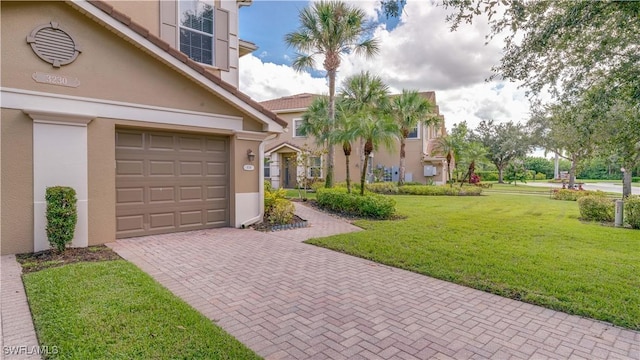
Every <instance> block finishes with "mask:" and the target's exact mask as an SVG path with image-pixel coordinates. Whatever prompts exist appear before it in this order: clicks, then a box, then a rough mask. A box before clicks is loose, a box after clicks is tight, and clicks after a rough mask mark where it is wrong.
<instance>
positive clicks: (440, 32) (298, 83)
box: [239, 0, 529, 129]
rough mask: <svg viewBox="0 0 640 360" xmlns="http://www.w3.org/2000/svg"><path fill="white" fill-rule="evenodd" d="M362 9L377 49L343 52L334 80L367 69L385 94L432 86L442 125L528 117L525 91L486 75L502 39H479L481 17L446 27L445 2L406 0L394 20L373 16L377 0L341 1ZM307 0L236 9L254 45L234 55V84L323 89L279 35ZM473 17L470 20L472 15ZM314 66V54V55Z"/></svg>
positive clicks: (275, 91) (275, 92) (260, 95)
mask: <svg viewBox="0 0 640 360" xmlns="http://www.w3.org/2000/svg"><path fill="white" fill-rule="evenodd" d="M346 1H347V2H350V3H351V4H353V5H355V6H358V7H360V8H362V9H363V10H364V12H365V13H366V14H367V16H368V17H369V20H370V21H372V22H374V23H376V24H377V27H376V28H375V31H374V36H375V38H376V39H378V40H379V42H380V49H381V51H380V54H379V55H378V56H377V57H376V58H374V59H363V58H359V57H357V56H355V55H353V54H352V55H346V56H344V57H343V58H342V63H341V66H340V68H339V72H338V79H337V80H338V86H339V84H340V82H341V81H342V80H343V79H344V78H345V77H347V76H350V75H353V74H357V73H359V72H360V71H370V72H372V73H374V74H376V75H379V76H380V77H382V79H383V80H384V81H385V82H386V83H387V84H388V85H389V86H390V88H391V91H392V92H393V93H399V92H401V91H402V89H414V90H419V91H429V90H433V91H436V99H437V104H438V106H439V108H440V113H441V114H443V115H444V116H445V122H446V126H447V128H449V129H450V128H451V127H452V126H453V124H455V123H459V122H461V121H467V123H468V124H469V126H470V127H472V128H475V127H476V126H477V124H478V123H479V122H480V121H482V120H485V119H486V120H489V119H493V120H495V121H497V122H505V121H509V120H513V121H516V122H524V121H526V120H527V119H528V116H529V104H528V101H527V100H526V97H525V91H524V90H523V89H519V88H518V84H514V83H510V82H500V81H491V82H486V81H485V79H487V78H488V77H489V76H490V75H491V66H492V65H495V64H497V63H498V62H499V61H500V56H501V51H502V44H501V43H500V42H499V41H493V42H491V43H489V44H488V45H485V35H486V34H487V33H488V31H489V26H488V25H487V24H486V22H483V21H475V22H474V24H473V25H465V26H461V27H460V29H459V30H458V31H456V32H451V31H449V24H447V23H446V21H445V17H446V15H447V11H446V9H443V8H442V7H439V6H436V5H434V3H433V2H432V1H426V0H408V1H407V4H406V7H405V9H404V11H403V13H402V16H401V17H400V18H399V19H393V20H391V21H390V20H387V19H386V18H382V17H380V16H379V0H346ZM308 4H309V2H308V1H273V0H254V1H253V4H252V5H251V6H249V7H242V8H241V9H240V20H239V21H240V23H239V34H240V38H242V39H243V40H248V41H251V42H254V43H255V44H256V45H257V46H258V47H259V48H258V50H256V51H255V52H254V53H252V54H249V55H246V56H243V57H242V58H241V59H240V90H242V91H243V92H245V93H246V94H248V95H249V96H251V97H253V98H254V99H256V100H257V101H263V100H268V99H274V98H279V97H282V96H288V95H293V94H297V93H302V92H310V93H318V94H323V93H324V94H326V93H327V92H328V88H327V83H326V79H325V77H324V73H323V71H322V69H320V68H318V69H315V70H312V71H307V72H303V73H299V72H296V71H294V70H293V69H292V68H291V67H290V64H291V62H290V61H291V59H292V58H293V57H294V55H295V53H294V51H293V50H292V49H288V48H287V46H286V45H285V43H284V36H285V34H287V33H289V32H292V31H295V30H296V29H297V27H298V13H299V11H300V9H302V8H304V7H305V6H307V5H308ZM477 20H478V19H477ZM318 60H319V61H318V65H319V66H321V64H322V60H321V59H318Z"/></svg>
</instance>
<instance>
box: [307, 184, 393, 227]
mask: <svg viewBox="0 0 640 360" xmlns="http://www.w3.org/2000/svg"><path fill="white" fill-rule="evenodd" d="M316 201H317V202H318V205H319V206H320V207H322V208H324V209H327V210H331V211H335V212H339V213H343V214H346V215H353V216H363V217H368V218H374V219H388V218H390V217H391V216H393V214H395V211H396V202H395V200H393V199H391V198H390V197H387V196H384V195H379V194H372V193H366V194H365V195H360V194H355V193H350V194H349V193H347V190H346V189H344V188H334V189H319V190H318V194H317V196H316Z"/></svg>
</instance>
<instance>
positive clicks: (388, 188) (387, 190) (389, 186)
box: [365, 182, 398, 194]
mask: <svg viewBox="0 0 640 360" xmlns="http://www.w3.org/2000/svg"><path fill="white" fill-rule="evenodd" d="M365 186H366V187H365V189H367V190H369V191H371V192H374V193H378V194H397V193H398V185H397V184H396V183H394V182H379V183H373V184H367V185H365Z"/></svg>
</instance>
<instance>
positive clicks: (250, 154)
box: [247, 149, 256, 162]
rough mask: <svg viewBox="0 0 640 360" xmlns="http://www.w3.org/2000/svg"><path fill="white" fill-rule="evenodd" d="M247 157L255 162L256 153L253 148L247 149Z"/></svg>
mask: <svg viewBox="0 0 640 360" xmlns="http://www.w3.org/2000/svg"><path fill="white" fill-rule="evenodd" d="M247 158H248V159H249V162H253V160H255V159H256V154H255V153H254V152H253V150H251V149H249V150H247Z"/></svg>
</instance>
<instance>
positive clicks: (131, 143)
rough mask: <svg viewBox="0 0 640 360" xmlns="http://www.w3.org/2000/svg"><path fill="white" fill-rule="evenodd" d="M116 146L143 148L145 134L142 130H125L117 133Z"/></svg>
mask: <svg viewBox="0 0 640 360" xmlns="http://www.w3.org/2000/svg"><path fill="white" fill-rule="evenodd" d="M116 147H120V148H130V149H143V148H144V136H143V134H142V133H140V132H135V133H131V132H125V131H121V132H118V133H117V134H116Z"/></svg>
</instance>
